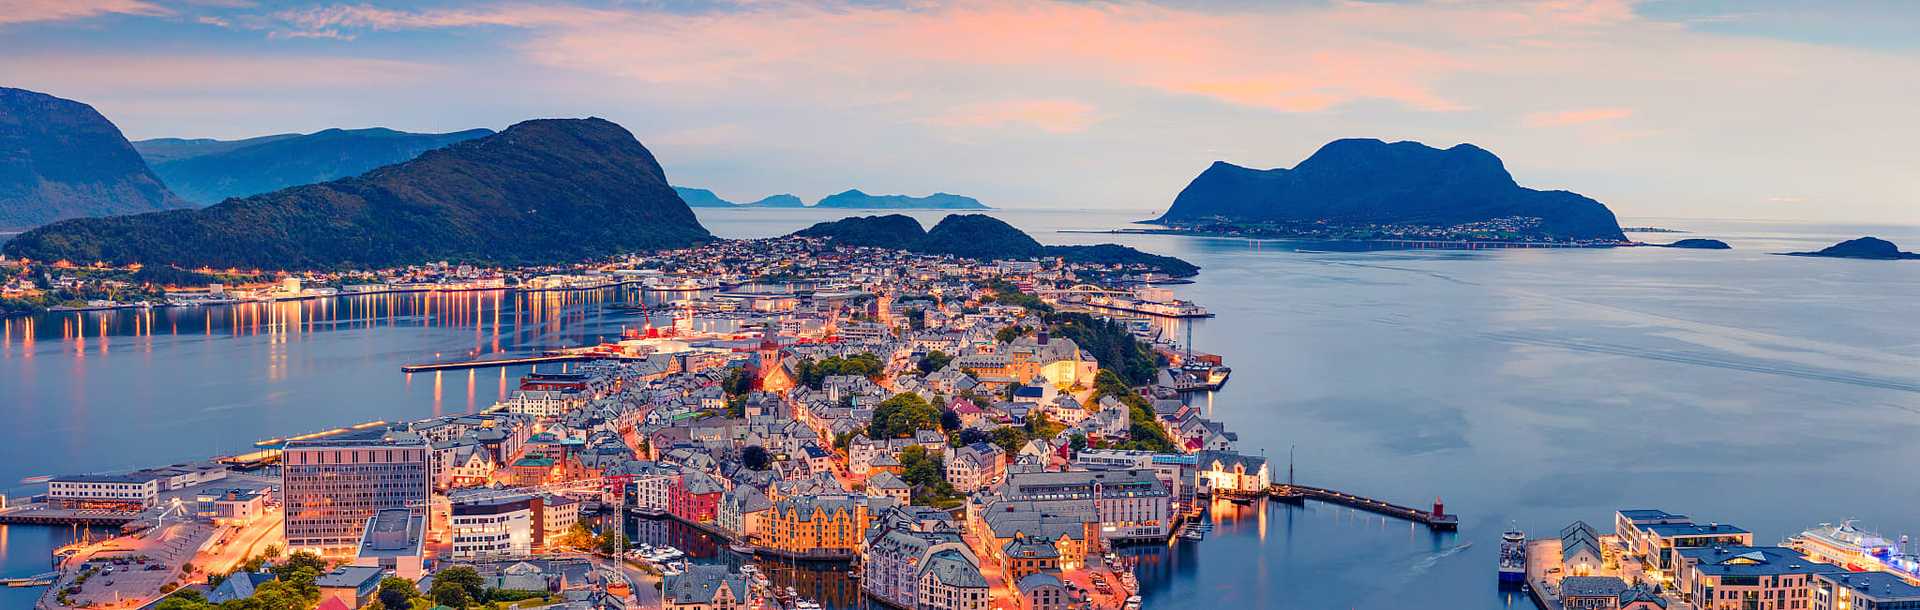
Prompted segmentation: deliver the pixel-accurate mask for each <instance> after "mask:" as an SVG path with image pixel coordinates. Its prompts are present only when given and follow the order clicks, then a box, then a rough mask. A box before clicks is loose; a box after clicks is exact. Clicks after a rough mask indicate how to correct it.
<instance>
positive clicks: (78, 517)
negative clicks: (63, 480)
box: [0, 507, 140, 526]
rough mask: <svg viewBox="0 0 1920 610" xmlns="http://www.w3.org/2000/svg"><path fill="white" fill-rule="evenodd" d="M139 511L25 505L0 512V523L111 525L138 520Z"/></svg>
mask: <svg viewBox="0 0 1920 610" xmlns="http://www.w3.org/2000/svg"><path fill="white" fill-rule="evenodd" d="M139 519H140V513H127V512H119V511H109V510H75V509H66V508H44V507H26V508H17V509H13V510H8V511H5V512H0V525H113V526H120V525H126V524H128V523H132V522H134V521H138V520H139Z"/></svg>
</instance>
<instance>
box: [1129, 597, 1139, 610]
mask: <svg viewBox="0 0 1920 610" xmlns="http://www.w3.org/2000/svg"><path fill="white" fill-rule="evenodd" d="M1140 601H1141V600H1140V596H1138V595H1135V596H1132V597H1128V598H1127V609H1126V610H1140Z"/></svg>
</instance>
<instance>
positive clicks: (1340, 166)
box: [1154, 139, 1626, 241]
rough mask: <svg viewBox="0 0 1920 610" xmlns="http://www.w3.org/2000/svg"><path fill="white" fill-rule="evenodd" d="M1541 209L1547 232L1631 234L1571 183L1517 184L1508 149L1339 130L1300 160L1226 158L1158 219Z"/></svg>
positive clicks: (1307, 219)
mask: <svg viewBox="0 0 1920 610" xmlns="http://www.w3.org/2000/svg"><path fill="white" fill-rule="evenodd" d="M1516 218H1518V219H1538V225H1537V227H1533V228H1531V229H1523V230H1530V231H1534V232H1536V233H1537V236H1539V237H1547V238H1557V239H1576V240H1615V241H1624V240H1625V239H1626V236H1625V235H1624V234H1623V233H1621V231H1620V224H1619V222H1618V221H1617V220H1615V218H1614V216H1613V212H1612V211H1611V210H1608V209H1607V206H1605V205H1602V204H1601V203H1600V202H1598V201H1594V200H1592V199H1588V198H1586V197H1584V196H1581V195H1579V194H1577V193H1571V192H1567V191H1537V190H1533V189H1529V188H1525V187H1522V186H1520V185H1518V184H1516V183H1515V182H1514V180H1513V176H1512V175H1510V174H1508V173H1507V170H1506V167H1505V166H1504V165H1503V164H1502V163H1501V162H1500V158H1499V157H1496V156H1494V155H1493V153H1490V152H1487V151H1486V150H1483V149H1481V148H1479V147H1476V146H1473V145H1471V144H1461V145H1458V146H1454V147H1452V148H1448V149H1445V150H1440V149H1436V148H1433V147H1430V146H1427V145H1425V144H1421V143H1419V142H1395V143H1392V144H1388V143H1386V142H1382V141H1380V140H1371V139H1346V140H1335V141H1333V142H1331V143H1328V144H1327V145H1325V146H1322V147H1320V150H1319V151H1317V152H1315V153H1313V156H1310V157H1308V158H1307V159H1306V160H1305V161H1301V162H1300V164H1299V165H1297V166H1294V167H1293V168H1292V169H1285V168H1281V169H1267V170H1260V169H1250V168H1245V167H1240V166H1238V165H1233V164H1230V163H1226V162H1223V161H1216V162H1214V164H1213V166H1212V167H1208V168H1207V169H1206V171H1204V172H1201V173H1200V175H1199V177H1196V178H1194V179H1193V182H1191V183H1189V184H1188V185H1187V187H1186V188H1185V189H1183V190H1181V191H1180V194H1179V196H1178V197H1176V198H1175V199H1174V201H1173V206H1172V207H1171V208H1169V209H1168V210H1167V213H1166V214H1165V215H1163V216H1161V217H1160V218H1159V219H1158V220H1156V221H1154V222H1156V223H1159V224H1174V225H1179V224H1184V223H1193V222H1200V221H1209V220H1226V221H1233V222H1253V223H1260V222H1297V223H1333V224H1342V225H1422V226H1431V227H1453V226H1457V225H1463V224H1467V223H1480V222H1485V221H1497V220H1502V219H1516Z"/></svg>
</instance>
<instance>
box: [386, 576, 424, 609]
mask: <svg viewBox="0 0 1920 610" xmlns="http://www.w3.org/2000/svg"><path fill="white" fill-rule="evenodd" d="M416 591H417V589H415V588H414V585H413V581H411V580H407V579H405V578H400V577H398V576H388V577H386V578H382V579H380V606H381V607H383V608H394V609H396V610H405V609H406V608H408V607H410V606H411V605H412V602H413V598H414V597H415V592H416Z"/></svg>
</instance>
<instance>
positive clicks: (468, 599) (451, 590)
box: [427, 577, 474, 609]
mask: <svg viewBox="0 0 1920 610" xmlns="http://www.w3.org/2000/svg"><path fill="white" fill-rule="evenodd" d="M427 597H429V598H432V599H433V602H434V603H436V604H440V605H442V606H446V607H448V608H462V609H464V608H466V607H467V606H470V605H472V604H473V602H474V599H473V596H472V595H469V594H468V593H467V589H466V587H462V586H460V585H459V584H456V583H451V582H444V581H441V580H440V579H439V578H438V577H435V578H434V581H433V586H432V587H430V588H428V589H427Z"/></svg>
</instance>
